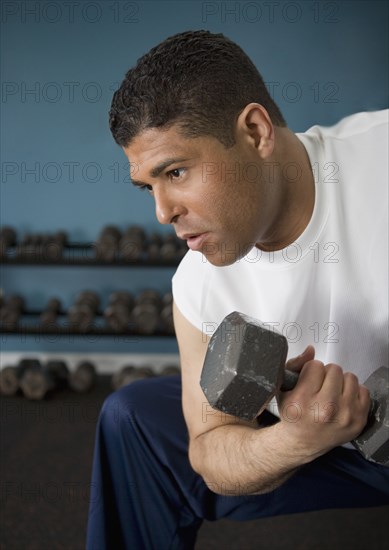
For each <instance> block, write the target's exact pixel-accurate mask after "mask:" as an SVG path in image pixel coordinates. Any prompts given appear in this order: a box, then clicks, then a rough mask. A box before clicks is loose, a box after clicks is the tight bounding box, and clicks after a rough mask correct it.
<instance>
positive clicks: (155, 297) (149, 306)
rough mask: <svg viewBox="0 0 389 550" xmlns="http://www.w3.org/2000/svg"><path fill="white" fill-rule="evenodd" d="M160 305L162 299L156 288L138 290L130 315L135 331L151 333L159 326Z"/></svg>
mask: <svg viewBox="0 0 389 550" xmlns="http://www.w3.org/2000/svg"><path fill="white" fill-rule="evenodd" d="M161 306H162V299H161V295H160V294H159V292H158V291H157V290H154V289H146V290H144V291H142V292H140V293H139V294H138V295H137V296H136V298H135V307H134V309H133V310H132V315H131V320H132V322H133V324H134V327H135V332H138V333H139V334H153V333H154V332H155V331H156V330H157V328H158V326H159V314H160V311H161Z"/></svg>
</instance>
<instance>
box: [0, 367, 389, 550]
mask: <svg viewBox="0 0 389 550" xmlns="http://www.w3.org/2000/svg"><path fill="white" fill-rule="evenodd" d="M110 392H111V386H110V377H108V376H100V377H99V379H98V383H97V385H96V387H95V388H94V389H93V390H92V391H91V392H90V393H88V394H83V395H77V394H75V393H72V392H70V391H68V390H63V391H62V392H61V393H56V394H53V395H52V396H51V397H50V398H48V399H46V400H45V401H27V400H26V399H24V398H23V397H21V396H16V397H13V398H8V397H7V398H5V397H2V398H1V432H0V438H1V440H0V445H1V462H0V468H1V470H0V472H1V477H2V482H1V497H0V514H1V515H0V527H1V535H0V549H1V550H21V549H23V550H83V549H84V548H85V531H86V522H87V513H88V495H89V482H90V470H91V464H92V457H93V443H94V435H95V433H94V432H95V424H96V419H97V415H98V412H99V409H100V407H101V404H102V402H103V400H104V398H105V396H106V395H108V394H109V393H110ZM388 520H389V507H384V508H374V509H373V508H371V509H354V510H326V511H322V512H311V513H307V514H297V515H294V516H281V517H277V518H269V519H264V520H257V521H250V522H244V523H236V522H231V521H226V520H223V521H220V522H217V523H208V522H206V523H204V524H203V526H202V528H201V529H200V532H199V536H198V541H197V544H196V550H220V549H221V548H223V549H227V550H254V549H255V550H256V549H259V548H260V549H270V548H271V549H272V550H290V549H293V550H315V549H318V550H325V549H328V550H329V549H331V550H338V549H339V550H340V549H342V550H344V549H345V548H353V550H366V549H367V548H368V549H369V550H381V549H382V550H383V549H385V550H386V549H387V548H389V529H388V523H389V521H388ZM96 550H98V549H96ZM112 550H116V549H112ZM134 550H136V549H134Z"/></svg>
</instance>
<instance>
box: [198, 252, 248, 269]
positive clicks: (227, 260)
mask: <svg viewBox="0 0 389 550" xmlns="http://www.w3.org/2000/svg"><path fill="white" fill-rule="evenodd" d="M201 252H202V254H203V261H206V262H209V263H210V264H212V265H214V266H215V267H226V266H229V265H232V264H234V263H236V262H237V261H238V260H240V259H242V258H243V257H244V255H245V254H238V253H236V252H227V253H226V252H223V251H220V250H217V251H215V252H210V251H209V250H206V249H205V250H202V251H201Z"/></svg>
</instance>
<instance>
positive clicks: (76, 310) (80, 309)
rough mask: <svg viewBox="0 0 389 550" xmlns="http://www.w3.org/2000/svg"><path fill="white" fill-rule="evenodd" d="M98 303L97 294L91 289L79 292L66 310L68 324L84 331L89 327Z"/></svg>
mask: <svg viewBox="0 0 389 550" xmlns="http://www.w3.org/2000/svg"><path fill="white" fill-rule="evenodd" d="M99 305H100V298H99V295H98V294H97V293H96V292H94V291H91V290H85V291H83V292H81V293H80V294H79V295H78V296H77V298H76V301H75V303H74V305H72V306H71V307H70V308H69V309H68V312H67V318H68V321H69V323H70V326H71V327H72V328H73V329H74V330H76V331H79V332H86V331H88V330H89V329H90V328H91V325H92V323H93V320H94V318H95V316H96V313H97V310H98V308H99Z"/></svg>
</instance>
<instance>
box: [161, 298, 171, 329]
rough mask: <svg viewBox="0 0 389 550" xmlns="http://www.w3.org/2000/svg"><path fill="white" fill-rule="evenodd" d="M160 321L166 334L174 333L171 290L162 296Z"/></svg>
mask: <svg viewBox="0 0 389 550" xmlns="http://www.w3.org/2000/svg"><path fill="white" fill-rule="evenodd" d="M160 321H161V327H162V330H163V331H164V332H166V333H167V334H174V321H173V295H172V293H171V292H167V293H166V294H164V295H163V297H162V308H161V313H160Z"/></svg>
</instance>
